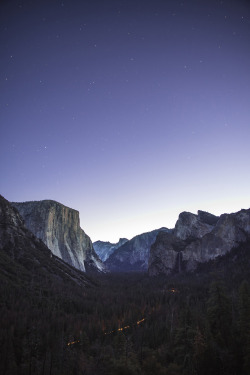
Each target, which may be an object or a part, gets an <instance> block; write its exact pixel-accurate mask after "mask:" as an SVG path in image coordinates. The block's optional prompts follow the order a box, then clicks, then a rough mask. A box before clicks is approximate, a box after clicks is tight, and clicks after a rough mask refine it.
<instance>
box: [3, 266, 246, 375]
mask: <svg viewBox="0 0 250 375" xmlns="http://www.w3.org/2000/svg"><path fill="white" fill-rule="evenodd" d="M244 262H245V261H244ZM223 267H224V266H223ZM240 269H241V272H238V274H237V275H238V276H237V275H236V273H235V274H233V275H232V273H231V270H230V273H227V271H225V270H224V268H223V272H221V268H220V267H219V269H216V268H215V271H216V272H215V274H211V273H205V272H203V271H202V273H199V274H196V275H191V276H190V275H184V274H183V275H179V276H178V277H174V278H166V277H159V278H151V279H150V278H148V277H147V275H144V274H121V275H114V274H110V275H107V276H105V277H99V279H98V280H97V282H96V283H95V285H94V286H91V287H89V288H85V289H83V288H73V286H72V285H71V286H69V287H68V288H65V284H64V287H63V288H62V285H61V284H60V282H58V283H57V284H55V283H54V284H53V285H51V282H50V281H49V280H48V282H47V283H46V282H44V280H43V282H42V283H40V282H39V280H38V279H37V278H35V277H34V282H33V283H32V285H28V286H27V284H26V283H25V280H23V279H16V278H13V280H12V281H11V282H10V280H5V279H4V278H3V277H2V278H1V283H0V356H1V361H0V373H1V374H6V375H26V374H27V375H29V374H30V375H71V374H75V375H78V374H79V375H80V374H82V375H83V374H84V375H99V374H100V375H112V374H114V375H119V374H120V375H151V374H157V375H158V374H159V375H186V374H187V375H189V374H190V375H195V374H198V375H200V374H202V375H210V374H218V375H235V374H237V375H241V374H242V375H247V374H249V373H250V287H249V282H250V280H249V279H250V277H249V275H248V272H245V273H244V272H243V271H244V265H242V266H240ZM242 270H243V271H242ZM235 272H236V271H235ZM244 279H245V280H244Z"/></svg>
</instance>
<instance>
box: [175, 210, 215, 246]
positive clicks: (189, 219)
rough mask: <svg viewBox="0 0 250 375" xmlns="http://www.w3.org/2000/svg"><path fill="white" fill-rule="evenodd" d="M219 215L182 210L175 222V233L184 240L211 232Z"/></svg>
mask: <svg viewBox="0 0 250 375" xmlns="http://www.w3.org/2000/svg"><path fill="white" fill-rule="evenodd" d="M218 219H219V218H218V217H217V216H214V215H212V214H209V213H207V212H204V211H198V215H195V214H191V213H190V212H182V213H181V214H180V215H179V218H178V220H177V222H176V224H175V229H174V235H175V236H176V237H178V238H180V239H182V240H193V239H197V238H201V237H203V236H204V235H205V234H207V233H209V232H211V230H212V229H213V227H214V225H215V224H216V222H217V221H218Z"/></svg>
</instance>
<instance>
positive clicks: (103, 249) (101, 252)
mask: <svg viewBox="0 0 250 375" xmlns="http://www.w3.org/2000/svg"><path fill="white" fill-rule="evenodd" d="M127 241H128V239H127V238H120V239H119V241H118V242H117V243H111V242H104V241H96V242H93V247H94V250H95V252H96V254H97V255H98V256H99V258H100V259H101V260H102V261H103V262H105V260H107V259H108V258H109V257H110V255H111V254H113V252H114V251H115V250H116V249H118V247H120V246H122V245H124V244H125V243H126V242H127Z"/></svg>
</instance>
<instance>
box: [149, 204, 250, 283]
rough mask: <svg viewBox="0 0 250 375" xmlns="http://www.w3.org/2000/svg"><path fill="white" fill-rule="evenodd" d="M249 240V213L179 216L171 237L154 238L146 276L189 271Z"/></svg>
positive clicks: (201, 213)
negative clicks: (217, 215)
mask: <svg viewBox="0 0 250 375" xmlns="http://www.w3.org/2000/svg"><path fill="white" fill-rule="evenodd" d="M249 238H250V209H248V210H241V211H239V212H236V213H233V214H223V215H221V216H220V217H216V216H214V215H211V214H208V213H204V212H203V211H198V215H194V214H191V213H187V212H184V213H181V214H180V216H179V219H178V221H177V223H176V226H175V229H174V231H173V233H172V234H171V235H170V234H168V233H166V234H164V235H163V234H160V235H158V236H157V238H156V241H155V243H154V244H153V245H152V247H151V250H150V256H149V268H148V271H149V274H150V275H151V276H154V275H158V274H160V273H163V274H170V273H175V272H181V271H193V270H195V269H196V267H197V264H198V263H204V262H207V261H209V260H211V259H214V258H216V257H218V256H221V255H225V254H226V253H227V252H229V251H231V250H232V249H233V248H234V247H236V246H237V245H238V244H239V243H240V242H245V241H246V240H248V239H249Z"/></svg>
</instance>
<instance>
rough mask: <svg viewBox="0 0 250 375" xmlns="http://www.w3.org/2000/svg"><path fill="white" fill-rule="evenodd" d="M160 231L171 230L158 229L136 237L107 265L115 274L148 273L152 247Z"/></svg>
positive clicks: (108, 261)
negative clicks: (128, 272) (129, 272)
mask: <svg viewBox="0 0 250 375" xmlns="http://www.w3.org/2000/svg"><path fill="white" fill-rule="evenodd" d="M160 231H169V229H167V228H161V229H156V230H153V231H152V232H147V233H143V234H140V235H138V236H135V237H134V238H132V239H131V240H129V241H127V242H126V243H125V244H124V245H122V246H120V247H119V248H118V249H117V250H115V251H114V253H113V254H112V255H110V257H109V258H108V259H107V261H106V262H105V265H106V266H107V268H108V269H109V270H110V271H113V272H127V271H146V270H147V269H148V258H149V251H150V247H151V245H152V244H153V243H154V241H155V239H156V236H157V234H158V233H159V232H160Z"/></svg>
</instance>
